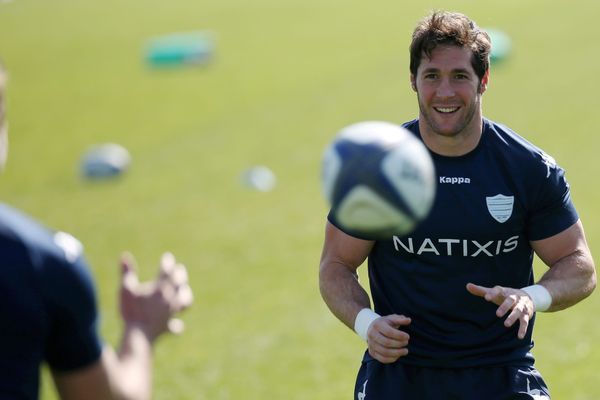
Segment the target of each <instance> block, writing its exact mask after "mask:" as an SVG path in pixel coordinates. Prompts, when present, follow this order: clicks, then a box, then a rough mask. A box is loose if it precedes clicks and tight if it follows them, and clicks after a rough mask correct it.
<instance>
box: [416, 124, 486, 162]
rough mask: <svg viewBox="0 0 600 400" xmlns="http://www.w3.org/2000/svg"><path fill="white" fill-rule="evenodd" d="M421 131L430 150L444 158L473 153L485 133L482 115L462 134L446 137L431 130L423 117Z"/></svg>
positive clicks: (420, 125)
mask: <svg viewBox="0 0 600 400" xmlns="http://www.w3.org/2000/svg"><path fill="white" fill-rule="evenodd" d="M419 131H420V133H421V137H422V138H423V142H424V143H425V145H426V146H427V147H428V148H429V150H431V151H433V152H434V153H436V154H439V155H442V156H448V157H458V156H462V155H465V154H467V153H469V152H471V151H473V150H474V149H475V148H476V147H477V145H478V144H479V141H480V140H481V136H482V133H483V118H482V117H481V115H479V116H475V117H474V118H473V120H472V121H471V123H470V124H469V125H468V126H466V127H465V129H463V130H462V131H461V132H460V133H458V134H456V135H452V136H445V135H440V134H438V133H436V132H434V131H433V130H431V129H430V127H429V125H428V124H427V123H425V122H424V120H423V118H422V116H421V117H420V118H419Z"/></svg>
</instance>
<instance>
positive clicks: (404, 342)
mask: <svg viewBox="0 0 600 400" xmlns="http://www.w3.org/2000/svg"><path fill="white" fill-rule="evenodd" d="M410 322H411V320H410V318H407V317H405V316H404V315H397V314H392V315H386V316H384V317H380V318H377V319H376V320H375V321H373V322H372V323H371V325H370V326H369V330H368V331H367V344H368V345H369V354H370V355H371V357H373V358H374V359H376V360H377V361H379V362H381V363H384V364H391V363H393V362H395V361H396V360H398V359H399V358H400V357H404V356H405V355H407V354H408V349H407V348H406V346H408V341H409V339H410V337H409V335H408V333H406V332H404V331H402V330H401V329H400V328H401V327H403V326H407V325H409V324H410Z"/></svg>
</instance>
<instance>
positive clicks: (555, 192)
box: [527, 153, 579, 240]
mask: <svg viewBox="0 0 600 400" xmlns="http://www.w3.org/2000/svg"><path fill="white" fill-rule="evenodd" d="M539 157H540V159H539V161H540V162H539V164H538V168H539V171H538V172H539V174H538V176H537V178H536V180H537V181H538V182H539V184H540V185H539V190H538V193H537V195H536V196H535V197H534V204H533V206H532V208H531V212H530V215H529V219H528V224H527V226H528V228H527V236H528V238H529V240H541V239H546V238H548V237H550V236H553V235H556V234H558V233H560V232H562V231H564V230H565V229H567V228H569V227H570V226H571V225H573V224H574V223H575V222H577V220H578V219H579V216H578V214H577V210H576V209H575V206H574V204H573V201H572V200H571V191H570V187H569V183H568V182H567V179H566V177H565V171H564V169H562V168H561V167H560V166H559V165H558V164H556V162H555V161H554V159H553V158H552V157H550V156H548V155H547V154H545V153H540V155H539Z"/></svg>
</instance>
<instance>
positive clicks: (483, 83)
mask: <svg viewBox="0 0 600 400" xmlns="http://www.w3.org/2000/svg"><path fill="white" fill-rule="evenodd" d="M489 80H490V70H489V69H488V70H487V71H485V74H483V77H482V78H481V82H480V83H479V94H483V93H484V92H485V91H486V90H487V86H488V82H489Z"/></svg>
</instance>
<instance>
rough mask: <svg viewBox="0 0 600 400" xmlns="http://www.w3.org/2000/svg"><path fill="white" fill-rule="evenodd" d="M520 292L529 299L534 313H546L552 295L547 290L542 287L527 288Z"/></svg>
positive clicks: (550, 303)
mask: <svg viewBox="0 0 600 400" xmlns="http://www.w3.org/2000/svg"><path fill="white" fill-rule="evenodd" d="M521 290H523V291H524V292H525V293H527V294H528V295H529V297H531V300H533V305H534V306H535V311H540V312H541V311H546V310H547V309H549V308H550V306H551V305H552V295H551V294H550V292H549V291H548V289H546V288H545V287H543V286H542V285H532V286H527V287H524V288H523V289H521Z"/></svg>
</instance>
